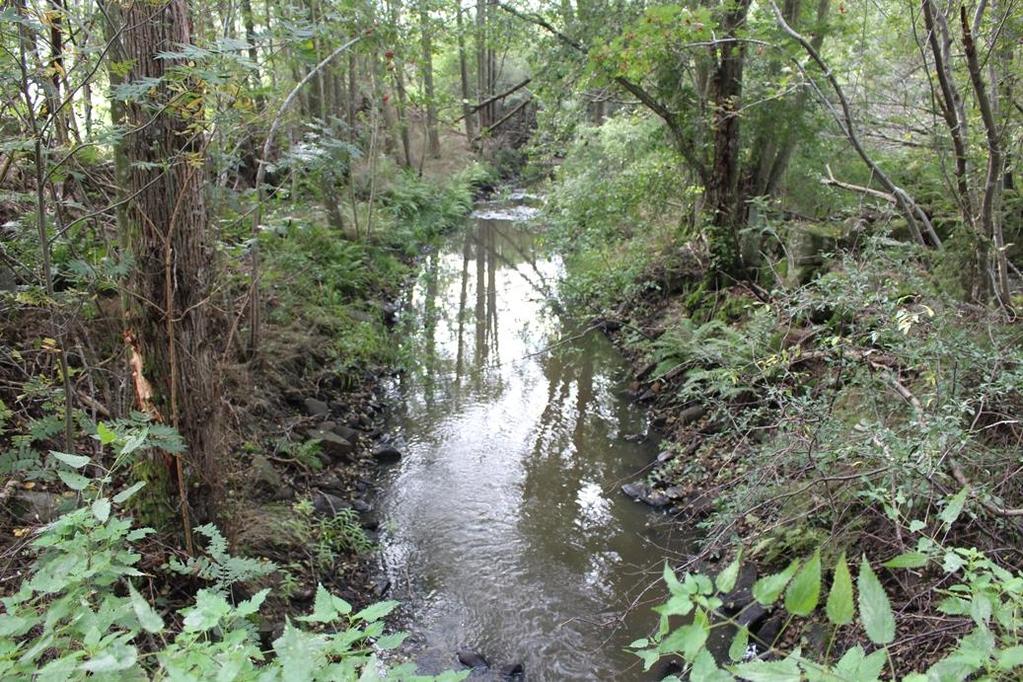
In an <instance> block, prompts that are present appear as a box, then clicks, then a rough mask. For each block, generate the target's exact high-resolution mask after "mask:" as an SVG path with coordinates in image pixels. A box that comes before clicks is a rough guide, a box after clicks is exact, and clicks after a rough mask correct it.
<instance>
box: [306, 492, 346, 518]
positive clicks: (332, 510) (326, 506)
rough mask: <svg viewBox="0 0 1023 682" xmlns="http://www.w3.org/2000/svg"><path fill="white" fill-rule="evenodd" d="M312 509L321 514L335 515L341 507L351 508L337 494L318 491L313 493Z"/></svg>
mask: <svg viewBox="0 0 1023 682" xmlns="http://www.w3.org/2000/svg"><path fill="white" fill-rule="evenodd" d="M313 509H314V510H315V511H316V513H317V514H320V515H322V516H335V515H336V514H337V513H338V512H339V511H341V510H342V509H351V507H350V506H349V504H348V503H347V502H345V501H344V500H342V499H341V498H340V497H338V496H337V495H331V494H330V493H325V492H318V493H316V494H315V495H313Z"/></svg>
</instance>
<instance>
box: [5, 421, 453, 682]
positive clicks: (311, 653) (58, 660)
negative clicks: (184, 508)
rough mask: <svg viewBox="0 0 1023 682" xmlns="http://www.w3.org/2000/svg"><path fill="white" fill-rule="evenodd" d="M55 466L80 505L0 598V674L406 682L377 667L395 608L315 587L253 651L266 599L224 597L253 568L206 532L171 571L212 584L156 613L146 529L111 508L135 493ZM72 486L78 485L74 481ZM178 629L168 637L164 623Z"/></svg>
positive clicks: (403, 672) (110, 439) (112, 437)
mask: <svg viewBox="0 0 1023 682" xmlns="http://www.w3.org/2000/svg"><path fill="white" fill-rule="evenodd" d="M99 437H100V439H101V441H106V443H105V444H111V443H114V442H122V443H123V442H125V441H126V438H125V437H124V434H116V433H115V432H114V431H112V430H111V429H109V428H106V427H104V428H103V429H101V430H100V434H99ZM54 459H55V460H56V461H57V462H58V463H59V464H60V466H61V469H60V471H61V472H62V473H64V474H65V475H67V476H68V478H67V479H66V480H68V481H69V482H71V483H72V484H73V487H74V488H75V489H76V490H78V491H79V492H80V493H81V494H82V496H83V505H82V506H81V507H79V508H78V509H76V510H74V511H72V512H70V513H68V514H65V515H63V516H61V517H60V518H59V519H57V520H56V521H55V522H53V523H51V524H49V525H48V526H45V527H44V528H42V529H41V530H40V531H39V533H38V535H37V536H36V537H35V539H34V540H33V541H32V544H31V546H32V549H33V552H34V557H33V560H32V565H31V567H30V569H29V570H28V572H27V574H26V575H25V576H24V577H23V578H22V580H21V581H20V583H19V584H18V585H16V586H15V587H16V589H15V590H14V591H13V593H11V594H10V595H9V596H7V597H4V598H3V599H2V600H0V603H2V604H3V607H4V611H5V613H4V617H3V618H2V619H0V679H11V680H13V679H27V678H30V677H39V678H40V679H45V680H85V679H94V678H95V677H97V676H99V677H105V678H109V679H176V680H186V679H189V680H195V679H222V680H237V681H239V682H240V681H244V680H252V681H255V680H353V681H354V680H357V679H369V678H368V677H367V676H372V679H395V680H397V679H410V677H413V676H414V668H412V667H410V666H407V665H406V666H398V667H395V668H393V669H391V670H387V669H386V668H385V666H383V664H382V663H381V662H380V661H379V659H378V656H377V654H378V653H379V652H382V651H386V650H389V649H393V648H395V647H397V646H398V645H400V644H401V641H402V639H403V636H402V635H400V634H395V635H387V634H385V632H384V623H383V620H382V619H383V618H384V617H386V616H387V614H388V613H390V612H391V610H393V608H394V606H395V603H394V602H384V603H381V604H375V605H372V606H369V607H367V608H366V609H363V610H362V611H359V612H357V613H352V608H351V606H349V605H348V604H347V603H346V602H344V600H341V599H339V598H337V597H335V596H333V595H331V594H329V593H328V592H327V591H326V590H325V589H324V588H323V587H322V586H320V587H319V588H318V591H317V596H316V602H315V604H314V608H313V612H312V613H311V614H310V615H309V616H307V617H304V618H299V619H298V620H299V621H300V622H304V623H309V624H311V625H314V626H316V627H317V628H321V630H319V631H313V630H305V629H301V628H299V627H296V626H294V625H293V624H292V623H290V622H288V623H286V624H285V626H284V632H283V634H282V635H281V636H280V637H279V638H278V639H277V640H275V641H274V643H273V650H274V654H275V655H274V656H273V657H271V658H269V659H268V658H267V656H266V654H265V653H264V652H263V651H262V650H261V647H260V642H259V638H258V636H257V633H256V629H255V628H253V627H252V621H253V620H254V619H255V618H257V617H258V614H259V611H260V607H261V606H262V604H263V603H264V601H265V600H266V598H267V596H268V595H269V593H270V590H269V589H264V590H261V591H260V592H258V593H256V594H255V595H253V596H252V597H251V598H249V599H247V600H244V601H241V602H239V603H232V602H231V601H229V599H228V593H227V590H226V588H227V587H228V586H229V584H230V583H231V582H234V581H237V580H247V579H251V578H254V577H257V576H259V575H263V574H265V572H266V569H267V568H268V566H267V565H265V564H264V563H262V562H255V561H254V560H247V559H242V558H238V557H233V556H231V555H230V554H229V553H228V551H227V546H226V542H225V541H224V539H223V537H222V536H221V535H220V534H219V532H217V530H216V529H215V528H213V527H211V526H208V527H203V528H201V529H197V530H199V531H200V532H201V533H202V534H204V535H206V536H207V538H209V540H210V543H209V552H210V556H209V558H208V559H202V560H194V561H191V562H189V563H188V564H187V565H185V566H180V567H179V568H180V569H182V570H184V571H187V572H192V571H195V572H197V573H198V574H199V575H200V576H201V577H204V578H206V579H208V580H212V581H214V582H215V585H214V588H213V589H210V590H199V592H198V593H197V594H196V595H195V600H194V602H193V603H192V604H191V605H188V606H185V607H184V608H181V609H178V610H177V611H176V613H161V611H160V610H159V608H158V607H157V606H154V605H153V603H151V602H150V600H149V599H147V598H146V596H145V595H144V594H143V592H142V591H140V587H139V586H140V585H144V584H145V580H146V579H147V576H146V575H145V574H144V573H143V572H142V571H140V570H139V569H138V567H137V566H138V564H139V561H140V559H141V554H140V553H139V552H138V551H137V548H136V544H137V543H138V541H139V540H141V539H142V538H144V537H145V536H146V535H148V534H149V533H151V532H152V530H151V529H149V528H133V527H132V523H131V520H130V519H128V518H126V517H124V516H122V515H121V514H120V513H118V512H119V510H123V508H124V505H125V504H126V503H127V502H128V501H129V500H130V499H131V497H132V496H133V495H134V494H135V493H137V492H138V490H139V489H140V488H141V485H135V486H132V487H131V488H128V489H126V490H124V491H122V492H119V493H117V494H116V495H113V496H107V495H104V492H103V489H104V485H105V484H106V483H108V482H109V478H108V477H105V476H104V477H100V478H97V479H89V478H86V477H85V476H82V475H81V474H79V473H78V472H80V471H82V470H84V469H85V468H86V467H87V466H89V464H90V459H89V458H88V457H85V456H82V455H75V454H71V453H54ZM79 484H80V485H79ZM169 622H180V623H181V627H180V629H179V630H176V629H174V628H172V627H171V626H170V625H168V623H169ZM465 674H466V673H461V674H457V673H445V674H442V675H440V676H438V677H437V678H431V677H415V679H422V680H431V679H437V680H458V679H463V678H464V677H465Z"/></svg>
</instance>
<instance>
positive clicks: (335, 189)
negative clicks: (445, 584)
mask: <svg viewBox="0 0 1023 682" xmlns="http://www.w3.org/2000/svg"><path fill="white" fill-rule="evenodd" d="M0 17H2V18H3V24H2V27H0V46H2V47H3V56H2V57H0V91H2V93H3V95H4V97H3V98H2V100H0V102H2V103H0V130H2V131H3V133H4V139H3V141H2V142H0V234H2V236H3V241H2V243H0V330H2V334H3V335H2V341H0V474H2V476H3V482H2V485H0V504H2V505H3V510H4V511H3V517H2V521H0V530H2V532H3V535H4V540H3V542H4V551H3V555H2V556H3V561H2V564H0V565H2V566H3V570H2V577H3V580H2V582H0V595H2V602H0V603H2V604H3V608H4V619H3V624H2V625H0V677H5V678H11V679H15V678H23V677H25V676H27V675H30V674H32V673H33V672H38V673H39V674H40V676H42V677H45V678H47V679H49V678H52V679H72V678H74V679H77V678H84V677H87V676H93V675H106V676H110V677H128V676H131V677H144V676H149V677H155V678H164V677H173V678H175V679H178V678H180V679H184V678H188V679H204V678H207V677H212V676H218V677H223V678H225V679H250V678H251V679H254V678H256V677H259V676H263V677H266V678H267V679H276V678H277V677H283V678H286V679H355V678H356V676H357V675H359V674H362V675H363V676H364V677H367V678H368V676H372V675H373V674H374V672H373V671H374V670H375V666H376V665H377V662H376V654H375V652H377V651H384V650H388V649H390V648H393V647H395V646H397V645H398V644H399V643H400V636H399V635H386V634H384V626H383V621H382V619H383V618H384V617H385V616H386V615H387V613H388V612H389V610H390V609H391V608H393V604H392V603H390V602H381V603H378V604H377V605H375V606H374V605H370V604H371V602H373V601H375V600H377V599H379V598H381V597H382V596H383V592H384V591H385V590H386V586H384V585H381V584H376V585H374V581H373V576H372V574H371V571H369V570H368V568H367V556H368V554H369V553H371V551H372V544H373V533H374V528H373V527H372V526H373V524H372V522H371V521H370V520H369V519H368V518H366V517H365V516H364V515H363V516H360V514H364V512H365V511H366V510H367V509H368V508H369V507H370V506H371V500H370V499H369V497H370V489H371V487H372V464H373V462H374V459H375V458H380V459H383V458H387V457H391V456H393V455H394V453H393V452H390V451H388V450H387V449H386V448H382V449H381V447H379V443H378V439H379V436H380V435H381V434H380V431H379V429H380V418H379V415H380V413H381V411H382V408H383V405H382V403H381V401H380V396H379V395H378V393H377V390H376V389H377V385H378V382H379V379H380V377H381V376H383V375H385V374H387V373H389V372H392V371H394V370H396V369H399V368H400V367H402V366H403V365H407V364H409V363H414V362H415V360H416V359H415V358H408V357H403V356H402V353H401V351H400V349H399V345H398V344H397V343H396V339H395V335H394V333H393V332H392V331H391V330H390V325H391V324H393V322H394V319H395V316H396V315H397V314H399V312H400V311H398V310H397V309H396V307H395V306H394V304H393V302H394V300H396V299H397V298H398V297H399V296H400V294H401V291H402V289H403V288H404V287H405V286H406V284H405V283H406V282H407V280H408V276H409V274H410V273H411V272H412V268H413V267H414V262H415V258H416V256H417V255H418V254H419V253H421V252H422V251H423V250H424V249H427V248H429V247H430V245H431V243H432V242H433V240H434V239H435V238H436V237H437V236H438V235H440V234H441V233H443V232H445V231H448V230H450V229H453V228H455V227H457V226H458V225H459V224H460V221H461V218H462V217H463V216H464V215H465V214H466V213H467V212H468V211H469V210H470V208H471V204H472V200H473V198H474V197H475V196H476V195H478V194H479V193H480V192H482V191H486V190H488V189H490V188H492V187H493V186H494V185H495V183H497V182H498V181H499V178H500V176H502V175H508V174H511V173H517V174H518V175H519V177H521V178H523V179H526V180H528V181H530V182H533V183H535V184H537V185H542V186H544V187H545V189H546V192H547V197H548V200H547V206H546V209H545V216H546V223H547V224H548V226H549V231H548V233H547V234H546V235H545V239H546V241H547V242H548V244H549V245H550V246H551V248H554V249H556V250H557V251H558V252H559V253H561V254H563V256H564V257H565V259H566V261H567V263H568V265H569V268H568V269H569V275H568V278H567V280H566V282H565V283H564V284H563V285H562V287H561V289H560V291H561V297H562V299H563V300H562V301H561V305H560V307H561V308H563V309H565V310H569V311H573V312H574V313H575V314H577V315H578V316H580V317H584V318H589V319H592V320H594V321H595V323H596V324H598V325H599V326H600V327H601V328H602V329H604V330H605V331H607V333H609V334H610V335H611V336H612V337H613V338H614V340H615V341H616V342H617V343H618V344H619V346H620V348H621V349H622V350H623V352H624V353H626V355H627V356H628V357H629V358H630V359H631V360H632V361H633V364H634V367H635V370H636V376H635V381H634V383H633V386H632V389H633V393H634V397H635V399H636V400H638V401H640V402H642V403H644V404H646V405H648V406H649V407H650V410H651V419H652V423H653V425H654V427H655V429H656V430H657V432H658V433H659V434H660V435H661V436H662V437H663V438H664V443H665V451H664V453H663V454H662V456H661V457H660V458H659V460H658V463H657V465H656V466H655V467H654V468H653V469H652V470H651V472H650V474H649V475H648V476H647V477H646V478H645V479H643V480H640V481H636V482H634V483H633V484H631V485H630V486H628V492H629V494H630V495H632V496H634V497H636V498H637V499H640V500H642V501H643V502H645V503H647V504H650V505H651V506H654V507H658V508H660V509H663V510H666V513H669V514H671V515H672V516H673V517H675V518H676V519H677V522H678V523H680V524H685V525H686V526H688V527H696V528H698V529H699V530H700V535H701V537H702V540H701V541H700V543H699V546H698V547H696V548H694V551H693V553H692V555H691V556H688V557H678V556H666V557H665V561H666V564H667V566H668V569H667V570H666V571H665V576H664V577H665V580H666V582H667V586H668V589H669V592H670V594H671V597H670V600H669V601H668V602H667V603H666V604H665V605H663V606H662V607H661V608H660V609H659V614H660V615H659V617H660V623H659V627H656V623H655V624H654V626H653V627H652V632H654V633H656V634H654V635H653V636H651V637H648V638H646V639H644V640H642V641H638V642H636V643H635V646H634V648H635V650H636V651H637V654H638V655H639V656H640V657H641V658H642V659H644V660H645V661H646V662H647V664H648V665H650V666H652V665H654V663H655V662H656V661H658V660H659V659H662V658H667V659H671V661H672V662H673V664H674V665H676V667H677V668H678V674H679V675H683V676H684V675H689V679H694V680H697V679H706V680H716V679H732V678H733V676H736V677H739V678H740V679H748V680H764V679H770V680H775V679H777V680H796V679H801V678H807V679H828V680H830V679H850V680H872V679H878V678H881V677H885V678H887V677H890V678H900V679H911V680H917V679H929V680H946V679H981V678H983V679H1014V675H1016V674H1018V671H1017V669H1018V667H1019V665H1020V664H1021V663H1023V654H1021V651H1023V649H1021V648H1020V644H1019V629H1020V622H1021V618H1020V609H1021V607H1023V596H1021V594H1023V588H1021V585H1023V576H1021V568H1023V556H1021V555H1020V552H1019V549H1018V548H1019V546H1020V528H1019V519H1020V518H1021V517H1023V511H1021V510H1020V508H1021V507H1023V489H1021V486H1020V481H1021V480H1023V479H1021V478H1020V476H1019V475H1018V474H1019V471H1018V469H1019V466H1020V452H1021V440H1023V439H1021V434H1023V431H1021V424H1020V415H1021V414H1023V396H1021V386H1023V350H1021V349H1023V344H1021V343H1020V332H1019V328H1018V324H1017V322H1016V321H1017V315H1018V310H1019V308H1020V307H1021V306H1023V295H1021V279H1020V273H1019V269H1018V264H1019V262H1020V258H1021V257H1020V246H1019V244H1020V240H1021V238H1023V235H1021V230H1023V213H1021V208H1023V202H1021V198H1020V193H1019V192H1020V190H1019V183H1020V180H1019V177H1018V172H1017V168H1016V159H1017V158H1019V155H1020V151H1021V150H1020V144H1021V140H1023V135H1021V130H1023V107H1021V104H1020V102H1021V97H1020V95H1019V87H1020V86H1019V79H1020V76H1021V73H1023V72H1021V67H1020V59H1021V42H1020V35H1021V34H1023V23H1021V22H1023V12H1020V11H1019V8H1018V7H1017V6H1016V5H1015V4H1014V3H1013V2H1011V1H1009V2H998V3H988V2H952V3H938V2H934V1H933V0H922V1H921V2H912V3H908V2H882V3H865V2H848V1H844V2H838V3H836V2H835V1H834V0H820V1H819V2H817V3H803V2H799V1H798V0H787V1H786V2H784V3H781V4H780V5H779V4H776V3H774V2H767V3H752V2H749V1H748V0H729V2H710V3H688V4H687V3H681V4H671V3H667V4H665V3H661V4H657V3H654V4H650V3H631V4H630V3H624V4H623V3H604V4H601V3H596V4H594V3H589V2H586V3H582V2H580V3H572V2H559V3H532V4H527V3H501V2H479V3H461V4H459V3H444V2H435V1H433V0H430V1H426V0H422V1H418V2H413V3H401V2H397V1H389V2H386V3H373V2H370V3H359V2H355V3H352V2H334V1H330V0H316V1H309V2H305V3H298V4H294V5H292V4H283V5H282V4H279V3H278V4H275V3H270V2H267V3H262V4H260V3H256V4H253V3H252V2H250V1H249V0H242V1H241V3H240V4H235V3H233V2H219V3H211V2H204V1H202V0H163V1H161V2H157V3H155V4H154V3H117V4H109V3H105V2H103V3H96V4H92V3H81V2H77V1H75V0H67V1H65V0H49V1H47V2H40V1H34V0H30V1H25V2H11V3H7V4H5V5H4V6H3V9H2V10H0ZM200 17H201V18H202V20H201V21H200V20H199V18H200ZM374 453H375V454H374ZM853 576H856V577H855V578H853ZM353 604H354V606H353ZM289 614H291V615H292V616H295V617H296V618H297V617H298V616H299V615H300V614H307V615H305V616H303V618H304V620H301V619H298V620H296V622H301V623H303V625H302V627H298V626H296V625H294V624H293V623H291V622H290V621H289V620H288V619H287V616H288V615H289ZM656 619H657V616H655V617H654V618H653V619H652V622H654V621H656ZM719 628H724V629H727V632H728V636H727V638H726V639H728V643H729V644H730V646H728V645H726V646H724V647H718V648H717V649H715V648H713V647H711V646H710V645H709V644H708V641H716V639H717V638H716V636H715V637H712V636H711V632H712V630H716V629H719ZM719 649H720V650H719ZM390 674H391V676H392V677H393V678H394V679H407V678H410V676H413V675H414V673H413V672H412V671H411V670H409V669H408V668H405V667H399V668H397V669H396V670H392V671H391V673H390ZM447 677H449V678H452V677H457V675H455V674H449V675H447Z"/></svg>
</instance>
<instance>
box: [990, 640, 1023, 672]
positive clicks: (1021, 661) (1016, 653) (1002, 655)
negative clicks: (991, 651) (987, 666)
mask: <svg viewBox="0 0 1023 682" xmlns="http://www.w3.org/2000/svg"><path fill="white" fill-rule="evenodd" d="M996 665H998V669H999V670H1013V669H1015V668H1018V667H1020V666H1023V646H1020V645H1018V644H1017V645H1016V646H1011V647H1009V648H1008V649H1005V650H1004V651H999V652H998V659H997V663H996Z"/></svg>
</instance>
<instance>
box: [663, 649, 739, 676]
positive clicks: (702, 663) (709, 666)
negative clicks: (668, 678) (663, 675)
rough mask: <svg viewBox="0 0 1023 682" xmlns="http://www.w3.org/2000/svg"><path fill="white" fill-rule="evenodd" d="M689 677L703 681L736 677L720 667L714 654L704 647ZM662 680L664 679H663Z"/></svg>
mask: <svg viewBox="0 0 1023 682" xmlns="http://www.w3.org/2000/svg"><path fill="white" fill-rule="evenodd" d="M689 679H690V680H701V681H702V682H729V681H730V680H734V679H735V678H734V677H732V675H731V673H728V672H726V671H724V670H722V669H721V668H719V667H718V664H717V663H716V662H715V661H714V656H712V655H711V653H710V652H709V651H707V650H706V649H703V650H701V651H700V653H699V654H697V656H696V659H695V660H694V661H693V669H692V670H691V671H690V673H689ZM661 682H664V681H663V680H662V681H661Z"/></svg>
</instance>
